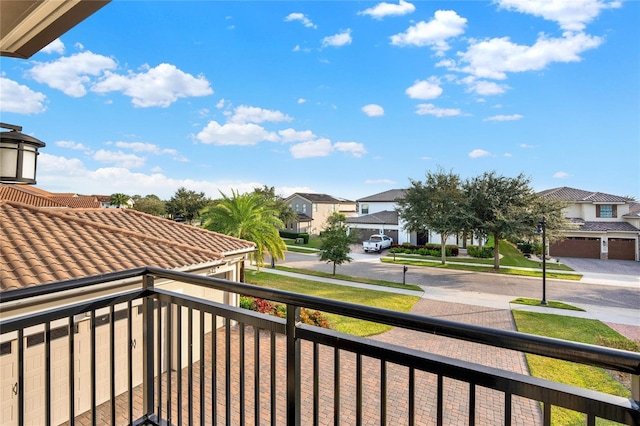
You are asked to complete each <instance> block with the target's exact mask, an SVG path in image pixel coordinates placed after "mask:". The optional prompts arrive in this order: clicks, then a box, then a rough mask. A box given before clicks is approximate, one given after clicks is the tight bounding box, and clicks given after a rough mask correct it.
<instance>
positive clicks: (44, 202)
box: [0, 184, 66, 208]
mask: <svg viewBox="0 0 640 426" xmlns="http://www.w3.org/2000/svg"><path fill="white" fill-rule="evenodd" d="M21 186H23V185H4V184H3V185H0V200H6V201H15V202H18V203H23V204H29V205H31V206H37V207H58V208H62V207H66V206H65V205H64V204H61V203H59V202H57V201H55V200H53V199H51V198H49V197H46V196H44V195H39V194H36V193H34V192H32V191H29V190H27V189H24V188H22V187H21Z"/></svg>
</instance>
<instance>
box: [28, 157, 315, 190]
mask: <svg viewBox="0 0 640 426" xmlns="http://www.w3.org/2000/svg"><path fill="white" fill-rule="evenodd" d="M154 170H156V171H155V172H154V173H152V174H145V173H138V172H132V171H130V170H128V169H126V168H122V167H104V168H98V169H96V170H89V169H87V168H86V166H85V165H84V164H83V163H82V161H80V160H79V159H76V158H71V159H69V158H65V157H58V156H54V155H50V154H46V153H42V154H40V156H39V160H38V184H39V185H41V186H43V187H46V188H47V189H49V190H51V191H54V192H77V193H80V194H105V195H108V194H113V193H116V192H123V193H126V194H140V195H148V194H155V195H157V196H158V197H160V198H161V199H164V200H168V199H169V198H171V197H172V196H173V195H174V194H175V192H176V190H177V189H178V188H180V187H184V188H189V189H191V190H194V191H197V192H204V193H205V194H206V195H207V196H209V197H219V196H220V192H219V191H222V192H224V193H230V192H231V189H234V190H235V189H237V190H239V191H240V192H251V191H253V189H254V188H259V187H262V185H263V183H262V182H243V181H234V180H229V179H226V180H218V181H204V180H193V179H172V178H169V177H167V176H165V175H163V174H161V173H159V172H158V170H159V169H157V168H154ZM281 190H282V188H278V191H281ZM294 192H312V191H310V190H308V188H307V190H304V191H303V190H301V189H298V188H296V189H295V190H294V191H292V192H291V193H294Z"/></svg>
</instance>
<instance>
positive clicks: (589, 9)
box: [497, 0, 622, 31]
mask: <svg viewBox="0 0 640 426" xmlns="http://www.w3.org/2000/svg"><path fill="white" fill-rule="evenodd" d="M497 3H498V4H499V6H500V7H501V8H503V9H507V10H510V11H516V12H521V13H527V14H531V15H534V16H539V17H542V18H544V19H546V20H548V21H554V22H557V23H558V24H559V25H560V28H562V29H564V30H570V31H582V30H584V28H585V26H586V24H588V23H589V22H591V21H593V20H594V19H595V18H596V17H597V16H598V15H599V14H600V12H601V11H602V10H604V9H614V8H618V7H620V6H621V5H622V2H620V1H602V0H571V1H567V0H545V1H531V0H498V1H497Z"/></svg>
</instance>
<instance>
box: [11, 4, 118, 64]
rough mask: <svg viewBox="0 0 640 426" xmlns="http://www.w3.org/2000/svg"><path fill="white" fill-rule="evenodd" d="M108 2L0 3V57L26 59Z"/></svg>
mask: <svg viewBox="0 0 640 426" xmlns="http://www.w3.org/2000/svg"><path fill="white" fill-rule="evenodd" d="M110 1H111V0H2V1H0V56H10V57H15V58H24V59H26V58H29V57H31V56H32V55H33V54H35V53H37V52H38V51H40V50H41V49H42V48H44V47H46V46H47V45H48V44H49V43H51V42H52V41H54V40H55V39H57V38H58V37H60V36H61V35H62V34H64V33H65V32H67V31H68V30H70V29H71V28H73V27H74V26H76V25H77V24H78V23H80V22H82V21H83V20H85V19H86V18H88V17H89V16H90V15H92V14H93V13H94V12H96V11H97V10H98V9H100V8H101V7H103V6H104V5H106V4H107V3H109V2H110Z"/></svg>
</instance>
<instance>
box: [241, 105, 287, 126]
mask: <svg viewBox="0 0 640 426" xmlns="http://www.w3.org/2000/svg"><path fill="white" fill-rule="evenodd" d="M291 120H292V118H291V117H289V116H288V115H286V114H283V113H282V112H280V111H273V110H269V109H263V108H259V107H251V106H246V105H240V106H239V107H237V108H236V109H235V110H234V111H233V116H232V117H231V118H230V119H229V122H231V123H237V124H244V123H262V122H265V121H268V122H271V123H277V122H281V121H291Z"/></svg>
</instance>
